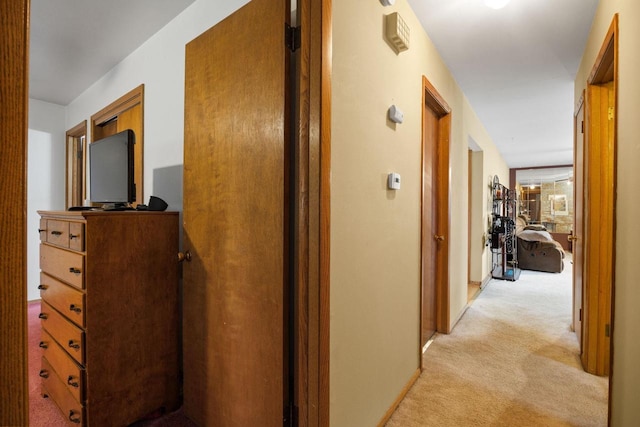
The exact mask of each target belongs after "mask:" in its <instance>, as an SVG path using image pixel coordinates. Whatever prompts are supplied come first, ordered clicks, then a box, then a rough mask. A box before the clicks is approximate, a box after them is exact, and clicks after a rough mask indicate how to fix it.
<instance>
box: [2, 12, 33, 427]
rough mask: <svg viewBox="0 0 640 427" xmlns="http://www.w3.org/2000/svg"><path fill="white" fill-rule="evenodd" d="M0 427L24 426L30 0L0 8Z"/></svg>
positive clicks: (26, 411) (26, 416) (26, 408)
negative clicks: (0, 213) (0, 59)
mask: <svg viewBox="0 0 640 427" xmlns="http://www.w3.org/2000/svg"><path fill="white" fill-rule="evenodd" d="M0 35H1V36H2V37H0V39H1V40H2V42H1V43H0V58H2V67H0V75H1V77H0V93H2V95H3V98H2V102H1V103H0V140H1V141H2V144H0V177H1V178H0V183H1V184H2V189H3V196H2V197H1V198H0V209H1V210H2V219H1V220H0V227H1V229H2V233H1V234H2V242H1V245H0V251H2V254H1V255H0V283H1V284H0V303H1V304H2V309H1V310H0V311H1V312H2V315H1V316H0V322H2V323H1V324H0V348H2V358H1V361H0V425H27V424H28V421H29V386H28V385H29V382H28V376H27V375H28V373H27V365H28V361H27V262H26V259H27V216H26V212H27V135H28V128H29V124H28V118H29V90H28V86H29V0H11V1H4V2H2V4H0Z"/></svg>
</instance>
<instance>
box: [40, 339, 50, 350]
mask: <svg viewBox="0 0 640 427" xmlns="http://www.w3.org/2000/svg"><path fill="white" fill-rule="evenodd" d="M38 346H39V347H40V348H44V349H46V348H47V347H49V346H48V345H47V343H46V342H44V341H40V344H38Z"/></svg>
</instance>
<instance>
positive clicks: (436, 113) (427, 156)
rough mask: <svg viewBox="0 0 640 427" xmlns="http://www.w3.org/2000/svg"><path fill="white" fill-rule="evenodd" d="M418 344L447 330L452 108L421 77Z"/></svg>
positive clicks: (421, 344)
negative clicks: (419, 321) (419, 318)
mask: <svg viewBox="0 0 640 427" xmlns="http://www.w3.org/2000/svg"><path fill="white" fill-rule="evenodd" d="M422 88H423V90H422V97H423V99H422V212H421V228H422V233H421V259H422V271H421V328H420V348H425V345H426V344H427V342H428V341H429V339H430V338H431V337H432V336H433V334H434V333H435V332H436V331H437V332H444V333H449V331H450V330H449V328H450V326H449V141H450V134H451V108H449V106H448V104H447V103H446V102H445V100H444V99H443V98H442V97H441V96H440V94H439V93H438V92H437V91H436V89H435V88H434V87H433V85H432V84H431V83H430V82H429V80H427V78H426V77H424V76H423V78H422Z"/></svg>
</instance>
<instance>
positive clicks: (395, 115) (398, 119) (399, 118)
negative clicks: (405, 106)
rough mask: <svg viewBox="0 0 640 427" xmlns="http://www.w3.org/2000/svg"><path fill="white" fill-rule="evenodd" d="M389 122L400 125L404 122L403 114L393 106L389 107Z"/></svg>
mask: <svg viewBox="0 0 640 427" xmlns="http://www.w3.org/2000/svg"><path fill="white" fill-rule="evenodd" d="M389 120H391V121H392V122H394V123H402V122H403V121H404V113H403V112H402V110H400V109H399V108H398V107H396V106H395V105H392V106H391V107H389Z"/></svg>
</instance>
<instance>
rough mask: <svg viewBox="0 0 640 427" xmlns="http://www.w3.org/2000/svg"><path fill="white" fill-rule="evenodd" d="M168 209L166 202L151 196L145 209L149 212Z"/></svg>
mask: <svg viewBox="0 0 640 427" xmlns="http://www.w3.org/2000/svg"><path fill="white" fill-rule="evenodd" d="M168 207H169V205H167V202H165V201H164V200H162V199H161V198H160V197H156V196H151V197H149V204H148V206H147V209H148V210H150V211H164V210H166V209H167V208H168Z"/></svg>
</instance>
